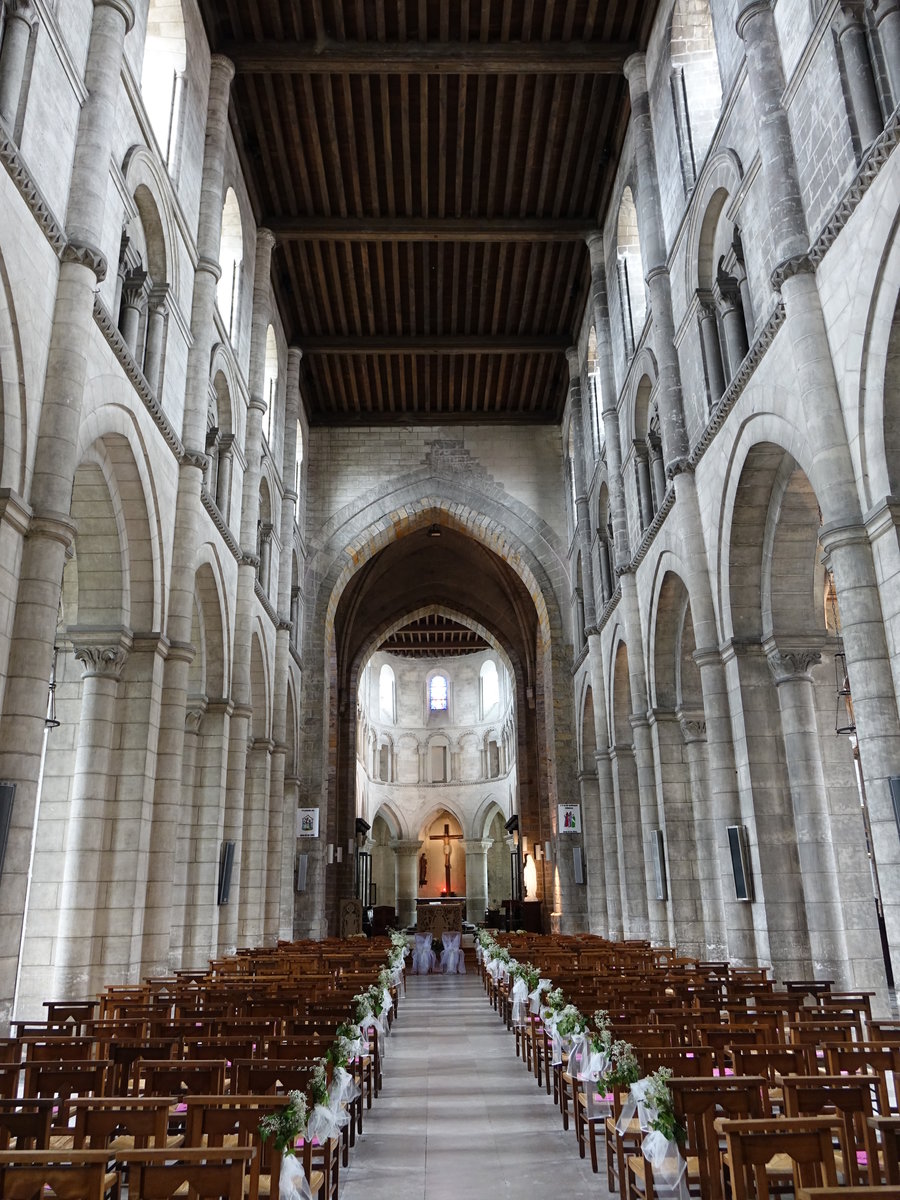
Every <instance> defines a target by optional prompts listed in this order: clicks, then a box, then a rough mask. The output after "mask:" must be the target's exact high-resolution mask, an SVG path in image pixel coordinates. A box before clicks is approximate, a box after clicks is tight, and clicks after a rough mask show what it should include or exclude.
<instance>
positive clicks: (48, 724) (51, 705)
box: [44, 646, 59, 729]
mask: <svg viewBox="0 0 900 1200" xmlns="http://www.w3.org/2000/svg"><path fill="white" fill-rule="evenodd" d="M57 654H59V646H54V647H53V658H52V659H51V660H50V684H49V687H48V691H49V695H48V697H47V715H46V717H44V728H45V729H58V728H59V721H58V720H57V718H56V656H57Z"/></svg>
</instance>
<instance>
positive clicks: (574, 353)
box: [566, 346, 581, 384]
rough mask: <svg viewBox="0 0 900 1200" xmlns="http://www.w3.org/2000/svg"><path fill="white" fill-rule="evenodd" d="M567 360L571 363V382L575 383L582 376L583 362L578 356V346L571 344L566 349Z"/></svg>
mask: <svg viewBox="0 0 900 1200" xmlns="http://www.w3.org/2000/svg"><path fill="white" fill-rule="evenodd" d="M566 362H567V363H568V364H569V383H570V384H571V383H574V382H576V381H578V380H580V378H581V363H580V361H579V358H578V347H577V346H570V347H569V348H568V350H566Z"/></svg>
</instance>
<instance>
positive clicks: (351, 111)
mask: <svg viewBox="0 0 900 1200" xmlns="http://www.w3.org/2000/svg"><path fill="white" fill-rule="evenodd" d="M340 89H341V100H342V109H343V111H342V114H341V115H342V117H343V125H344V128H345V129H346V134H347V150H348V159H349V163H348V170H347V172H346V173H345V174H346V175H349V177H350V187H351V190H352V193H353V203H352V204H348V205H347V208H349V209H351V210H352V211H353V212H355V213H362V212H367V211H368V212H372V209H373V205H372V204H371V203H370V204H364V203H363V197H362V179H363V174H362V171H361V170H360V169H359V167H360V165H361V163H362V156H361V155H360V153H359V145H358V143H357V138H356V114H357V108H356V105H355V104H354V103H353V89H352V87H351V82H350V76H349V75H343V76H342V77H341V80H340ZM332 107H333V108H335V109H336V107H337V106H336V105H335V103H334V96H332ZM335 119H336V118H335ZM364 132H365V130H364ZM373 185H374V186H373V188H372V191H373V192H374V199H375V204H377V203H378V181H377V180H373ZM375 211H376V212H377V209H376V210H375Z"/></svg>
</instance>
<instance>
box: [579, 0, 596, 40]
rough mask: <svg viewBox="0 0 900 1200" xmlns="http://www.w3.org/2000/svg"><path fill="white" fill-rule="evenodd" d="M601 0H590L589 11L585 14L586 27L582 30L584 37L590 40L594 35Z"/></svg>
mask: <svg viewBox="0 0 900 1200" xmlns="http://www.w3.org/2000/svg"><path fill="white" fill-rule="evenodd" d="M599 3H600V0H588V6H587V12H586V13H585V14H584V27H583V28H582V31H581V36H582V39H583V40H584V41H586V42H589V41H590V40H591V38H592V37H593V36H594V26H595V25H596V23H597V6H598V5H599Z"/></svg>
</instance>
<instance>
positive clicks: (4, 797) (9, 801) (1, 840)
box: [0, 780, 16, 875]
mask: <svg viewBox="0 0 900 1200" xmlns="http://www.w3.org/2000/svg"><path fill="white" fill-rule="evenodd" d="M15 798H16V785H15V784H14V783H7V782H6V780H3V781H2V782H0V875H2V874H3V859H4V858H5V857H6V843H7V841H8V840H9V827H10V824H11V823H12V810H13V801H14V800H15Z"/></svg>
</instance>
